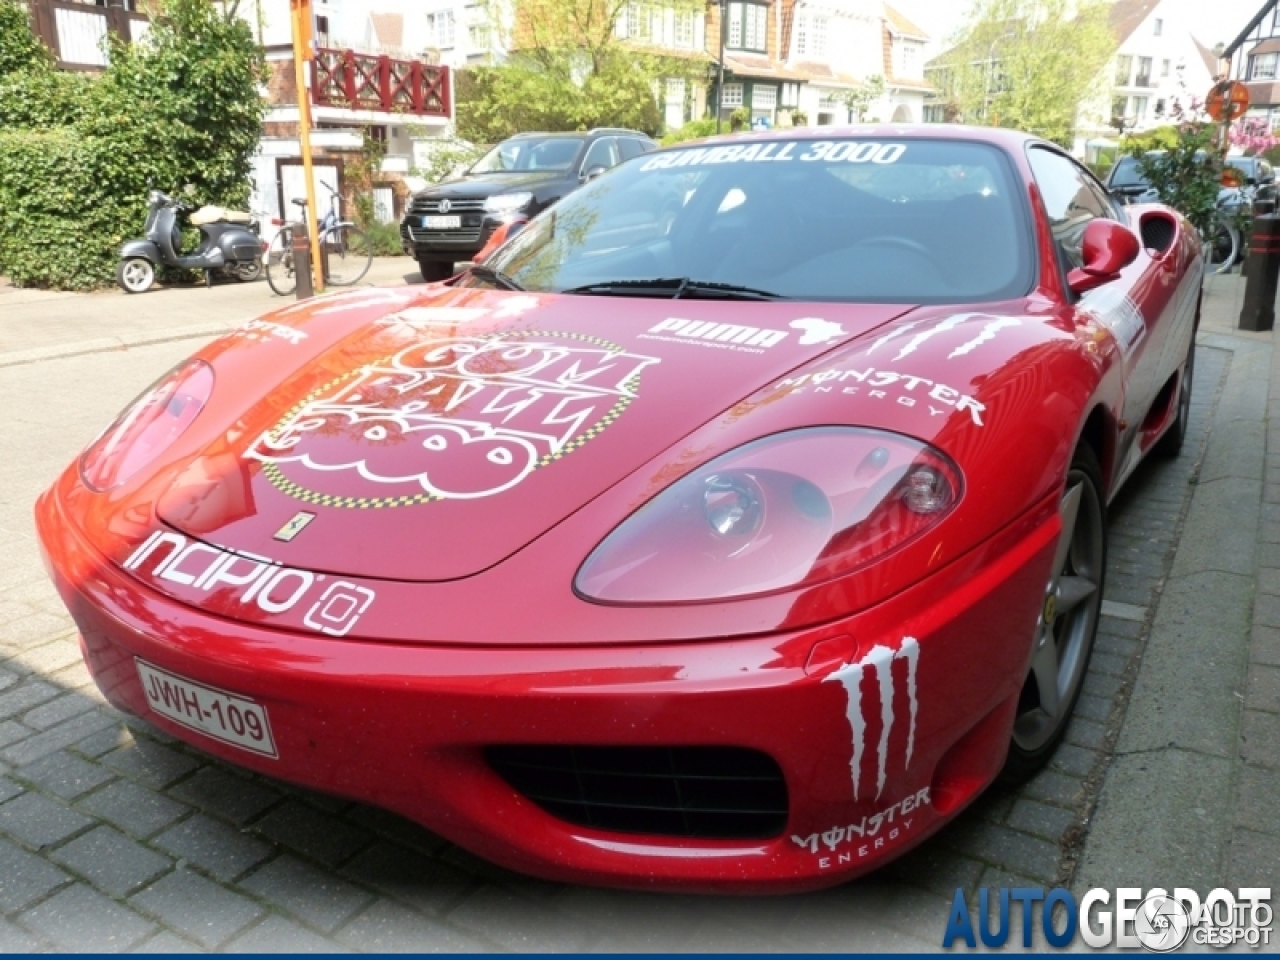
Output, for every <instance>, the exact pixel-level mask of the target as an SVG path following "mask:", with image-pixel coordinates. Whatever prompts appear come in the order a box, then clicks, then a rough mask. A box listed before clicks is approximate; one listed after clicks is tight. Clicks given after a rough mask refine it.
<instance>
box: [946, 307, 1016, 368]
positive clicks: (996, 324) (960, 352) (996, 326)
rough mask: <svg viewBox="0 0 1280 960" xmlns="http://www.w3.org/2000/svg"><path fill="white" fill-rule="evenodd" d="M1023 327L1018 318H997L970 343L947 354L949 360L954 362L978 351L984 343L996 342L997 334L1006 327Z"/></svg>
mask: <svg viewBox="0 0 1280 960" xmlns="http://www.w3.org/2000/svg"><path fill="white" fill-rule="evenodd" d="M1021 325H1022V321H1021V320H1019V319H1018V318H1017V317H997V318H996V319H995V320H992V321H991V322H990V323H988V324H987V325H986V326H984V327H983V328H982V332H981V333H979V334H978V335H977V336H976V337H974V338H973V339H972V340H969V341H966V342H965V343H962V344H960V346H958V347H956V348H955V349H954V350H952V351H951V352H950V353H949V354H947V359H948V360H954V359H955V358H956V357H963V356H964V355H965V354H967V353H972V352H973V351H974V350H977V349H978V348H979V347H980V346H982V345H983V344H984V343H987V342H988V341H990V340H994V339H995V338H996V334H997V333H999V332H1000V331H1001V330H1003V329H1004V328H1005V327H1019V326H1021Z"/></svg>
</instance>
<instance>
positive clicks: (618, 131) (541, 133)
mask: <svg viewBox="0 0 1280 960" xmlns="http://www.w3.org/2000/svg"><path fill="white" fill-rule="evenodd" d="M603 134H608V135H610V136H618V135H623V134H625V135H626V136H629V137H642V138H643V139H645V140H649V139H651V138H650V137H649V135H648V134H645V133H641V132H640V131H639V130H627V129H625V128H623V127H595V128H594V129H591V130H521V131H520V132H519V133H514V134H512V135H511V136H509V137H508V138H507V139H508V140H519V139H522V138H524V137H549V138H552V139H554V138H558V137H598V136H601V135H603Z"/></svg>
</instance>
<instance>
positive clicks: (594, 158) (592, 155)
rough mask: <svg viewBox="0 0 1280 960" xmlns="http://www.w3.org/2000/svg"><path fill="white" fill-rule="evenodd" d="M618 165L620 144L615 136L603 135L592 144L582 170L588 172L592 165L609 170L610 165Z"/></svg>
mask: <svg viewBox="0 0 1280 960" xmlns="http://www.w3.org/2000/svg"><path fill="white" fill-rule="evenodd" d="M617 165H618V145H617V142H616V141H615V140H614V138H613V137H602V138H601V139H599V140H597V141H596V142H595V143H593V144H592V145H591V149H590V150H588V151H587V155H586V156H585V157H584V158H583V160H582V172H583V173H586V172H587V171H588V170H590V169H591V168H592V167H604V168H605V169H606V170H608V169H609V168H610V167H615V166H617Z"/></svg>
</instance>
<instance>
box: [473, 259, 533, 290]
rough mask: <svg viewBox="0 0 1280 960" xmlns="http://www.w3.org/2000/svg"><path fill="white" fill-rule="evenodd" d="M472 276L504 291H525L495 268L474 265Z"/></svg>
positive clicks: (480, 264)
mask: <svg viewBox="0 0 1280 960" xmlns="http://www.w3.org/2000/svg"><path fill="white" fill-rule="evenodd" d="M470 272H471V275H472V276H473V277H479V278H480V279H481V280H488V281H489V282H490V283H492V284H493V285H494V286H496V287H499V288H500V289H502V290H523V289H524V287H522V286H520V284H518V283H516V282H515V281H514V280H512V279H511V278H510V277H508V276H507V275H506V274H505V273H503V272H502V271H501V270H495V269H494V268H493V267H486V266H485V265H484V264H483V263H477V264H474V265H473V266H472V267H471V271H470Z"/></svg>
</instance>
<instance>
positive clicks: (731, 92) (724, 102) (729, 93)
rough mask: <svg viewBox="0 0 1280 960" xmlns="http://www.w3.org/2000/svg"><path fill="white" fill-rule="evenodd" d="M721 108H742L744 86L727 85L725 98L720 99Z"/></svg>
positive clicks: (738, 84) (737, 84) (736, 84)
mask: <svg viewBox="0 0 1280 960" xmlns="http://www.w3.org/2000/svg"><path fill="white" fill-rule="evenodd" d="M720 106H722V107H740V106H742V84H740V83H726V84H725V85H724V96H722V97H721V98H720Z"/></svg>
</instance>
